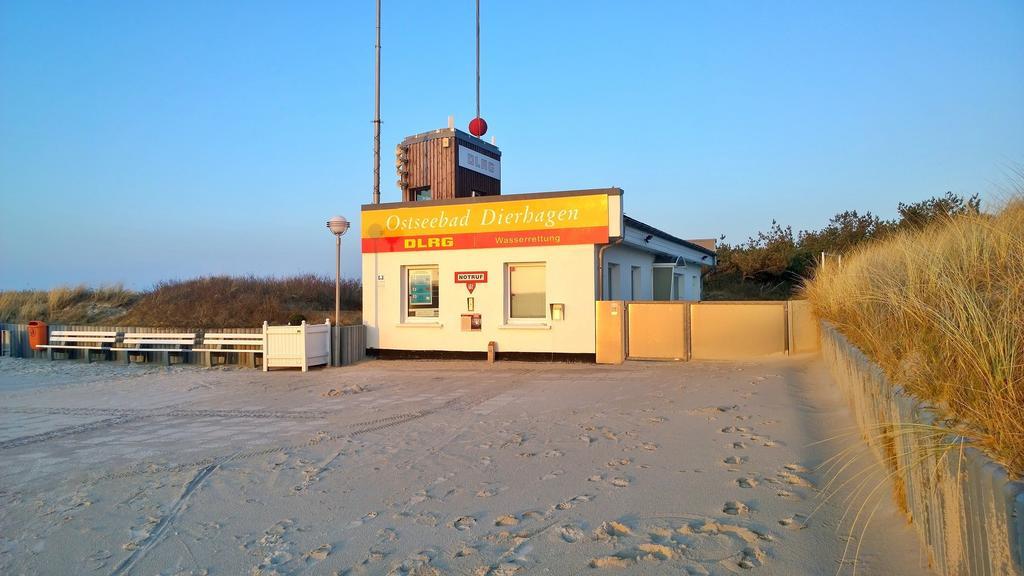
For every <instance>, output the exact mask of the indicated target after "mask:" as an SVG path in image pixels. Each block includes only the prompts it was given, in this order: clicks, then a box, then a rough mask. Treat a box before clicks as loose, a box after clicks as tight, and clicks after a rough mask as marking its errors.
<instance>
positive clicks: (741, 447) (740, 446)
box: [732, 442, 747, 450]
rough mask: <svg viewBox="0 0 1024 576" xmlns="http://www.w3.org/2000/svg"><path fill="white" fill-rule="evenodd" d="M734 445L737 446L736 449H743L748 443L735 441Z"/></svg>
mask: <svg viewBox="0 0 1024 576" xmlns="http://www.w3.org/2000/svg"><path fill="white" fill-rule="evenodd" d="M732 447H733V448H735V449H736V450H743V449H744V448H746V447H747V445H746V444H744V443H743V442H733V443H732Z"/></svg>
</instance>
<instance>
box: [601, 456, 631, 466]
mask: <svg viewBox="0 0 1024 576" xmlns="http://www.w3.org/2000/svg"><path fill="white" fill-rule="evenodd" d="M630 462H632V460H630V459H629V458H620V459H618V460H609V461H608V463H606V464H605V466H607V467H609V468H617V467H619V466H628V465H629V463H630Z"/></svg>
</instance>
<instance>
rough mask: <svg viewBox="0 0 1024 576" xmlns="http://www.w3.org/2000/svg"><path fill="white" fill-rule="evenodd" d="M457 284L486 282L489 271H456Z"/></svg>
mask: <svg viewBox="0 0 1024 576" xmlns="http://www.w3.org/2000/svg"><path fill="white" fill-rule="evenodd" d="M455 283H456V284H486V283H487V272H486V271H484V272H456V273H455Z"/></svg>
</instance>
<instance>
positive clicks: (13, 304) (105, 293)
mask: <svg viewBox="0 0 1024 576" xmlns="http://www.w3.org/2000/svg"><path fill="white" fill-rule="evenodd" d="M138 299H139V295H138V294H137V293H135V292H132V291H130V290H126V289H125V288H124V287H122V286H120V285H114V286H104V287H100V288H89V287H87V286H75V287H68V286H62V287H60V288H54V289H53V290H49V291H46V290H19V291H13V292H0V322H19V323H24V322H28V321H29V320H42V321H44V322H49V323H51V324H102V323H104V322H106V321H109V320H111V319H113V318H117V317H119V316H121V315H123V314H124V313H125V312H126V311H127V310H128V309H129V308H130V307H131V306H132V305H134V304H135V302H137V301H138Z"/></svg>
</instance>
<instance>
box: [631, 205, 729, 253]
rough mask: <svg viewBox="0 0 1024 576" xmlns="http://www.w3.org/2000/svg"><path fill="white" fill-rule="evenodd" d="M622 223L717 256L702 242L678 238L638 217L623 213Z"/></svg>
mask: <svg viewBox="0 0 1024 576" xmlns="http://www.w3.org/2000/svg"><path fill="white" fill-rule="evenodd" d="M622 223H623V225H625V226H629V227H631V228H636V229H637V230H640V231H641V232H646V233H647V234H651V235H652V236H657V237H658V238H661V239H663V240H668V241H669V242H675V243H676V244H680V245H682V246H686V247H687V248H691V249H693V250H696V251H698V252H700V253H702V254H707V255H708V256H715V255H716V254H715V251H714V250H710V249H708V248H705V247H704V246H701V245H700V244H694V243H693V242H690V241H689V240H683V239H682V238H678V237H676V236H673V235H671V234H669V233H668V232H664V231H662V230H658V229H657V228H655V227H654V226H651V225H650V224H644V223H643V222H641V221H639V220H637V219H636V218H630V217H629V216H627V215H625V214H623V215H622Z"/></svg>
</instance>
